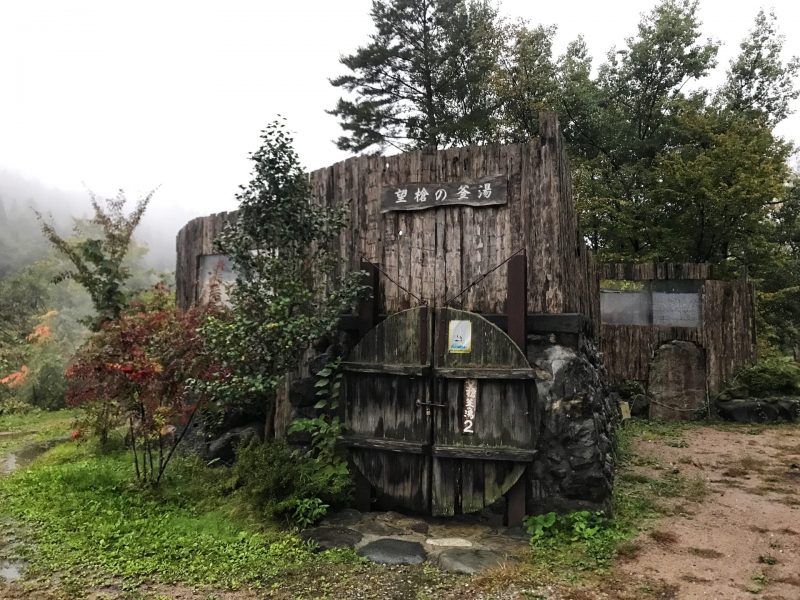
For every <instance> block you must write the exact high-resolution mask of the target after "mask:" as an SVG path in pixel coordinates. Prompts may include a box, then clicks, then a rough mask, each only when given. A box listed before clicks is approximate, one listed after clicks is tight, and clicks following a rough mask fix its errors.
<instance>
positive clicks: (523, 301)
mask: <svg viewBox="0 0 800 600" xmlns="http://www.w3.org/2000/svg"><path fill="white" fill-rule="evenodd" d="M527 264H528V260H527V257H526V255H525V253H524V252H523V253H521V254H517V255H516V256H513V257H512V258H511V260H510V261H508V298H507V303H506V312H507V313H508V336H509V337H510V338H511V339H512V340H514V343H515V344H516V345H517V346H519V349H520V350H522V352H523V354H527V352H526V346H527V332H526V319H527V312H528V311H527V305H528V287H527V282H528V273H527ZM527 487H528V469H525V470H524V471H523V472H522V475H520V477H519V479H518V480H517V482H516V483H515V484H514V485H513V486H512V487H511V489H510V490H508V493H507V494H506V515H505V523H506V525H507V526H508V527H519V526H520V525H522V519H523V518H525V490H526V489H527Z"/></svg>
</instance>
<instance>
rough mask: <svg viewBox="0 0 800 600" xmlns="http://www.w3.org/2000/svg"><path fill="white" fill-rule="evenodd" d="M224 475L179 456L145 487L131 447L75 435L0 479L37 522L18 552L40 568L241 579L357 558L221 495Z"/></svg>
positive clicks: (3, 494)
mask: <svg viewBox="0 0 800 600" xmlns="http://www.w3.org/2000/svg"><path fill="white" fill-rule="evenodd" d="M225 475H226V471H225V470H223V469H215V470H211V469H208V468H206V467H205V466H203V465H202V464H199V463H198V462H196V461H193V460H191V459H178V460H176V461H175V463H174V464H173V465H171V473H170V474H169V475H168V477H167V478H166V480H165V481H164V482H163V483H162V486H161V488H159V489H155V490H153V489H149V488H142V487H139V486H138V485H136V484H134V483H133V475H132V466H131V459H130V456H129V455H128V454H127V453H124V452H121V451H118V452H114V453H110V454H101V453H98V452H97V451H96V450H95V448H94V447H93V446H92V445H91V444H83V445H76V444H74V443H69V444H64V445H62V446H59V447H56V448H54V449H53V450H51V451H50V452H48V453H47V454H45V455H44V456H43V457H42V458H40V459H39V460H38V461H37V462H36V463H35V464H34V465H32V466H31V467H30V468H29V469H26V470H23V471H19V472H17V473H15V474H13V475H11V476H8V477H5V478H2V479H0V507H2V508H0V511H2V512H5V513H7V515H8V516H10V517H11V518H12V519H13V520H15V521H17V522H18V523H21V524H23V525H26V526H28V527H29V528H30V530H31V532H32V534H33V535H32V543H31V544H30V545H28V546H27V547H23V548H22V549H21V553H22V555H23V558H25V559H27V560H29V561H30V563H31V565H32V567H33V569H34V572H36V571H39V572H45V573H47V572H59V573H61V574H63V575H66V576H69V575H75V574H84V573H87V572H91V573H95V574H96V575H97V576H98V577H100V578H101V579H102V578H103V577H107V576H109V575H110V576H119V577H122V578H124V579H125V581H126V582H136V581H143V580H145V579H147V580H155V581H159V582H163V583H175V582H181V583H187V584H206V585H211V586H215V587H220V588H234V589H235V588H238V587H242V586H248V587H261V586H263V585H267V584H268V583H269V582H270V581H271V580H273V579H275V578H276V577H277V576H279V575H280V576H281V577H284V576H287V575H290V574H291V573H293V572H298V571H300V570H302V569H308V568H313V567H315V566H325V564H330V563H342V562H344V563H356V562H358V561H360V559H359V558H358V557H357V556H356V555H355V553H353V552H352V551H328V552H322V553H315V552H314V551H313V549H312V548H311V547H310V546H309V545H308V544H306V543H304V542H302V541H301V540H300V539H299V538H297V537H296V536H295V535H293V534H291V533H289V532H286V531H283V530H280V529H278V528H275V527H270V526H265V525H264V524H262V523H260V522H258V520H257V519H255V518H254V517H253V516H252V515H251V514H249V513H248V511H247V509H246V508H245V507H244V505H243V503H242V502H240V501H239V500H238V498H237V497H236V495H235V494H233V495H227V496H225V495H223V492H224V489H225V485H224V480H225Z"/></svg>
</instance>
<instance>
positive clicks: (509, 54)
mask: <svg viewBox="0 0 800 600" xmlns="http://www.w3.org/2000/svg"><path fill="white" fill-rule="evenodd" d="M509 33H510V38H511V42H510V45H509V47H508V49H507V51H506V52H505V53H504V54H503V57H502V60H501V62H500V67H499V69H498V72H497V75H496V77H495V89H496V90H497V96H498V100H499V102H500V104H501V107H502V113H501V114H502V130H501V135H502V136H503V137H504V138H506V139H509V140H511V141H522V140H526V139H528V138H531V137H534V136H536V135H537V134H538V132H539V111H541V110H553V109H554V108H555V107H556V105H557V102H558V101H557V96H558V82H557V79H556V64H555V62H554V60H553V37H554V36H555V33H556V27H554V26H553V27H544V26H542V25H539V26H537V27H532V28H531V27H528V26H527V25H525V24H518V25H516V26H513V27H511V28H510V29H509Z"/></svg>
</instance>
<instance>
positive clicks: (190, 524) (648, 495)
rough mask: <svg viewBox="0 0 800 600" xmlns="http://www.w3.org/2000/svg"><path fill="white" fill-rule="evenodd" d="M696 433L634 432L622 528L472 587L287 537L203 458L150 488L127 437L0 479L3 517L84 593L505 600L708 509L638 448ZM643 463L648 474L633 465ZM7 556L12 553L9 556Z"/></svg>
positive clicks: (36, 554) (433, 571)
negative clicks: (667, 506) (692, 510)
mask: <svg viewBox="0 0 800 600" xmlns="http://www.w3.org/2000/svg"><path fill="white" fill-rule="evenodd" d="M73 416H74V415H72V414H71V413H69V412H63V413H37V414H34V415H25V416H22V417H8V418H5V419H0V429H2V428H5V429H7V430H8V429H15V430H25V431H36V432H37V433H35V434H34V433H31V434H29V435H28V436H25V437H24V438H15V439H14V440H12V441H13V443H14V444H19V443H20V441H21V440H22V442H23V443H24V442H29V441H34V440H37V439H46V438H48V437H50V438H52V437H58V436H62V435H65V434H66V433H67V432H68V431H69V424H70V423H71V420H72V418H73ZM688 427H691V426H687V425H658V424H647V423H637V422H633V423H630V424H629V425H628V426H626V427H625V428H623V429H621V430H620V434H619V458H620V464H621V469H620V473H619V475H618V478H617V485H616V487H615V492H614V518H613V520H604V521H603V522H602V524H601V526H599V527H598V528H597V530H596V531H593V530H592V529H591V528H590V529H589V531H588V532H587V530H586V529H582V530H580V534H579V535H575V532H576V530H574V529H571V527H572V523H571V522H565V523H561V526H560V527H554V528H553V530H552V532H551V534H550V535H546V536H543V537H542V539H541V540H540V541H538V542H537V543H536V544H534V545H533V547H532V548H531V551H530V552H529V553H527V554H526V555H525V556H520V557H518V558H519V560H518V562H517V563H515V564H514V565H513V566H512V567H510V568H506V569H503V570H501V571H500V572H499V573H492V574H491V575H487V576H485V577H478V578H474V579H470V578H459V577H457V576H453V575H450V574H446V573H442V572H441V571H439V569H437V568H436V567H434V566H431V565H428V564H425V565H420V566H415V567H388V568H387V567H382V566H379V565H373V564H371V563H367V562H365V561H364V560H363V559H361V558H360V557H358V556H357V555H356V553H355V552H354V551H351V550H336V551H326V552H316V551H315V549H314V548H312V547H310V546H309V545H307V544H306V543H304V542H302V541H301V540H300V539H299V538H298V537H297V536H296V535H295V534H294V533H292V532H291V531H289V530H287V529H286V528H285V527H282V526H280V525H276V524H270V523H269V522H267V521H265V520H264V519H262V518H259V516H258V515H254V514H253V513H252V511H251V510H250V509H249V508H248V506H247V504H246V503H245V502H244V501H243V499H241V498H240V497H239V495H238V494H237V492H236V491H235V490H232V489H231V488H232V485H231V481H230V475H229V474H228V471H227V470H226V469H225V468H215V469H211V468H208V467H207V466H206V465H204V464H203V463H202V462H201V461H199V460H197V459H191V458H178V459H176V460H175V461H174V462H173V464H171V465H170V467H169V469H168V471H167V476H166V478H165V480H164V481H163V482H162V485H161V486H160V487H159V488H158V489H150V488H143V487H141V486H139V485H138V484H136V483H135V482H134V477H133V466H132V463H131V458H130V454H129V453H128V452H126V451H125V450H124V449H123V448H122V447H121V443H120V442H119V441H118V445H119V447H118V448H117V449H116V450H112V451H106V452H100V451H99V450H98V448H97V447H96V445H95V444H94V443H92V442H82V443H76V442H67V443H65V444H62V445H59V446H57V447H55V448H53V449H52V450H50V451H48V452H47V453H45V454H44V455H43V456H41V457H40V458H39V459H38V460H37V461H36V462H35V463H34V464H33V465H31V466H29V467H27V468H25V469H21V470H19V471H17V472H16V473H13V474H12V475H9V476H6V477H0V518H5V519H6V520H8V521H9V522H10V523H12V526H13V527H16V528H17V529H18V530H19V531H20V535H19V536H18V538H19V539H22V540H24V541H23V542H18V543H17V545H15V546H14V548H13V554H14V556H15V557H20V558H23V559H25V560H26V561H27V562H28V563H29V565H30V568H29V571H28V574H29V576H31V577H32V578H33V579H34V580H36V579H37V578H38V580H39V581H50V580H49V579H48V578H50V577H51V576H52V575H53V574H57V575H58V580H59V582H60V583H59V584H58V585H59V586H60V587H61V588H62V589H63V588H64V587H65V586H66V588H68V589H69V590H72V591H71V592H70V593H71V594H72V593H74V594H73V595H75V596H79V595H80V594H81V593H83V592H84V591H86V590H90V589H97V588H99V587H102V586H104V585H107V584H108V583H109V582H115V585H119V586H122V587H123V589H124V588H129V589H134V590H135V589H137V588H138V587H139V586H142V585H145V584H152V583H157V584H159V585H162V584H163V585H176V584H177V585H187V586H191V587H200V588H201V589H205V590H207V592H208V593H209V594H210V595H209V596H208V597H209V598H211V597H215V594H217V593H219V591H220V590H223V591H224V590H237V589H239V590H244V591H246V590H261V592H259V593H263V592H266V593H268V594H269V597H277V598H346V597H354V594H356V592H357V591H359V595H358V597H364V598H395V597H397V598H401V597H402V598H405V597H409V598H421V599H424V598H441V597H474V596H473V595H471V594H473V593H474V592H475V590H477V589H482V588H483V589H484V590H485V591H486V592H487V593H489V594H490V595H489V596H487V597H493V596H491V593H492V592H491V590H493V589H505V588H507V587H508V586H509V585H516V586H529V587H530V588H531V589H534V588H536V587H537V586H540V585H542V584H549V583H553V584H556V585H562V584H566V585H569V586H571V585H582V584H584V583H586V582H588V581H591V580H592V579H594V578H596V577H597V576H598V575H600V576H602V575H603V574H604V573H607V572H608V570H609V569H610V568H611V567H612V563H613V561H614V559H615V558H616V557H617V556H618V555H620V554H622V555H624V554H625V553H626V552H628V551H629V550H630V548H629V545H630V540H632V539H633V538H634V537H635V536H636V535H638V534H639V533H640V532H641V531H642V530H644V529H648V528H651V527H652V526H653V523H654V522H655V521H656V519H657V518H659V517H660V516H662V515H663V514H664V512H665V511H664V501H666V500H668V499H675V498H681V499H682V501H688V502H697V501H700V500H701V499H702V497H703V495H704V493H705V490H704V488H703V485H702V482H698V481H693V480H690V479H688V478H685V477H683V476H682V475H681V474H679V473H677V471H676V472H673V471H672V470H671V469H668V468H660V467H658V468H654V469H650V467H649V465H648V463H647V462H646V461H647V460H648V459H647V458H646V457H637V456H635V455H634V454H633V452H632V450H631V448H632V444H633V442H634V440H644V441H647V440H660V442H661V443H663V444H666V445H670V446H672V445H674V446H676V447H682V446H684V445H685V443H684V442H683V432H684V431H686V430H687V428H688ZM642 465H644V466H645V467H646V470H647V474H642V473H641V472H633V471H632V470H631V469H630V468H629V467H631V466H637V467H641V466H642ZM656 467H657V466H656ZM640 470H641V469H640ZM589 525H592V523H589ZM9 552H10V550H9V549H8V548H6V549H3V548H2V545H1V544H0V559H2V558H4V557H3V554H4V553H5V554H6V555H8V554H9ZM310 581H314V584H313V585H310V584H309V582H310ZM44 585H50V584H49V583H46V584H44ZM0 589H2V586H0ZM459 594H467V595H466V596H459ZM54 597H55V596H54ZM68 597H72V596H68ZM153 597H156V596H153ZM168 597H169V596H168ZM225 597H228V596H225ZM236 597H237V598H238V597H239V596H238V595H237V596H236ZM241 597H242V598H245V597H248V598H249V597H250V596H246V595H243V596H241ZM533 597H535V596H533ZM643 597H649V596H646V595H645V596H643Z"/></svg>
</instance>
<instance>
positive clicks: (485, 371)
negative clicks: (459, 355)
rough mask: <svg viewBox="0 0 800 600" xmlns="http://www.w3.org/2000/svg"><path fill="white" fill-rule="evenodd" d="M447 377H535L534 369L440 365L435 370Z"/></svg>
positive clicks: (437, 373)
mask: <svg viewBox="0 0 800 600" xmlns="http://www.w3.org/2000/svg"><path fill="white" fill-rule="evenodd" d="M434 374H435V375H436V376H437V377H444V378H445V379H535V378H536V372H535V371H534V370H533V369H511V368H502V367H498V368H492V367H440V368H437V369H436V370H435V371H434Z"/></svg>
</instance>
